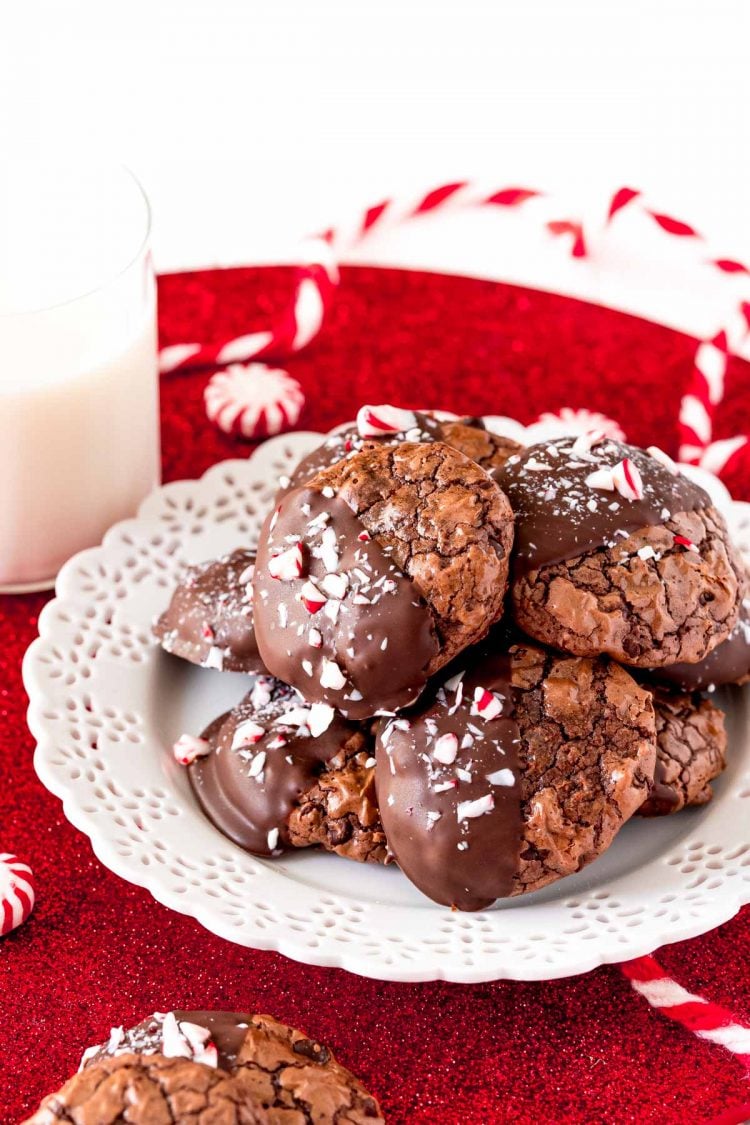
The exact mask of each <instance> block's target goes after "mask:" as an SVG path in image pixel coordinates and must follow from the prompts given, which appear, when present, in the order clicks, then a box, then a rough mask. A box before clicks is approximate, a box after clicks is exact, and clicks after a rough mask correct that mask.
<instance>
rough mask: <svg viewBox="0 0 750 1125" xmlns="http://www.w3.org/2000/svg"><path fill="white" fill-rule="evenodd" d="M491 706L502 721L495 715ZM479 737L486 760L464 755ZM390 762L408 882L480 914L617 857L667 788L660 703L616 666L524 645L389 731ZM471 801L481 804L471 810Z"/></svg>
mask: <svg viewBox="0 0 750 1125" xmlns="http://www.w3.org/2000/svg"><path fill="white" fill-rule="evenodd" d="M459 689H460V695H459ZM478 689H486V690H487V692H488V695H489V696H490V698H487V697H485V696H484V694H483V693H482V692H479V691H478ZM475 695H476V696H477V699H476V702H475V701H474V697H475ZM482 700H484V701H485V704H486V706H488V707H489V714H490V715H493V713H494V717H493V718H489V719H484V718H483V717H482V715H481V701H482ZM498 705H500V706H501V708H502V710H498ZM467 709H468V712H469V714H468V715H467V714H466V711H467ZM478 712H479V713H478ZM486 713H487V711H486V710H485V714H486ZM453 723H456V724H457V725H458V726H460V729H461V731H463V734H459V733H458V732H457V733H456V739H457V741H458V748H457V750H456V757H455V759H454V760H453V761H451V762H442V761H441V758H442V757H446V756H447V757H450V756H451V753H452V748H455V744H452V743H451V742H450V741H449V742H446V743H439V742H438V739H439V738H440V737H441V736H442V734H443V733H445V732H448V733H450V730H451V727H452V724H453ZM498 723H501V724H503V725H502V726H501V727H496V726H495V725H494V724H498ZM454 729H455V728H454ZM475 730H476V731H479V732H481V733H482V735H483V737H482V738H481V739H480V740H479V743H478V745H479V750H480V753H479V755H477V756H475V757H472V755H473V754H474V752H475V744H472V743H469V742H468V740H467V741H466V745H462V744H463V742H464V737H465V734H467V733H468V734H469V735H471V736H472V737H476V736H475ZM493 757H495V758H496V762H492V761H490V762H489V765H488V759H492V758H493ZM376 758H377V767H376V787H377V792H378V801H379V804H380V809H381V817H382V820H383V826H384V828H385V831H386V835H387V837H388V842H389V846H390V848H391V850H392V851H393V853H394V855H395V858H396V860H397V861H398V862H399V863H400V864H402V865H403V868H404V871H405V873H406V874H407V876H408V877H409V878H410V879H411V880H412V881H413V882H414V883H415V884H416V885H417V886H418V887H419V888H420V889H421V890H423V891H424V892H425V893H427V894H428V895H430V897H433V898H434V899H435V900H436V901H438V902H442V903H445V904H450V905H455V906H458V907H459V908H461V909H480V908H482V907H484V906H486V905H488V904H489V903H490V902H491V901H493V896H494V897H500V896H501V895H518V894H522V893H524V892H526V891H532V890H537V889H539V888H540V887H543V886H545V885H546V884H547V883H550V882H552V881H554V880H555V879H559V878H561V877H562V876H564V875H569V874H572V873H573V872H575V871H578V870H580V869H581V868H582V867H583V866H585V864H587V863H589V862H591V860H593V859H595V858H596V857H597V856H599V855H600V854H601V853H602V852H603V851H604V850H605V849H606V848H607V847H608V846H609V844H610V843H611V841H612V839H613V838H614V836H615V835H616V833H617V831H618V830H619V828H620V827H621V825H622V824H623V823H624V822H625V821H626V820H627V819H628V818H629V817H630V816H631V815H632V814H633V813H634V812H635V810H636V809H637V808H638V807H639V806H640V805H641V804H642V802H643V801H644V799H645V798H646V796H647V795H648V792H649V788H650V785H651V782H652V779H653V771H654V761H655V732H654V714H653V707H652V703H651V697H650V695H649V693H648V692H646V691H644V690H643V689H642V688H640V687H639V686H638V685H637V684H636V683H635V681H634V680H633V679H632V678H631V677H630V676H629V675H628V674H627V672H625V670H624V669H623V668H620V667H619V666H618V665H615V664H613V663H611V662H609V661H605V660H583V659H579V658H565V657H559V656H555V655H554V654H552V653H549V652H544V651H542V650H541V649H538V648H536V647H535V646H532V645H521V644H519V645H514V646H513V647H512V648H511V649H510V652H509V654H508V655H507V656H504V655H500V656H498V655H495V654H491V653H490V654H485V655H479V656H478V657H477V663H476V664H475V665H473V666H471V667H470V669H469V670H468V671H467V673H466V675H465V676H464V678H463V680H461V681H460V683H459V682H458V681H457V679H456V678H455V677H451V679H450V680H449V681H448V682H447V683H446V684H445V685H444V687H443V688H442V689H441V690H439V691H438V693H437V695H436V696H435V698H434V699H433V700H432V701H431V702H430V703H429V704H428V705H424V704H421V705H420V706H419V708H417V709H414V711H412V712H411V713H408V714H407V715H404V716H402V717H400V718H397V719H391V720H388V721H387V722H382V723H381V724H380V726H379V729H378V737H377V742H376ZM504 771H507V772H504ZM488 775H489V776H488ZM503 783H504V784H503ZM482 786H483V788H482ZM480 789H481V792H480ZM465 799H466V800H471V801H472V802H473V801H474V800H478V801H479V802H480V803H479V804H477V805H474V804H473V803H472V804H470V805H469V806H468V807H463V808H462V807H461V802H463V801H464V800H465ZM467 812H469V813H473V814H474V815H473V816H472V817H470V818H469V825H468V829H467V831H466V832H465V833H464V832H461V833H460V834H458V826H459V825H460V823H461V820H462V817H465V815H466V813H467ZM493 821H496V822H497V823H494V824H493ZM501 840H502V843H500V841H501ZM461 844H466V845H467V846H466V847H460V845H461ZM498 844H499V846H497V845H498Z"/></svg>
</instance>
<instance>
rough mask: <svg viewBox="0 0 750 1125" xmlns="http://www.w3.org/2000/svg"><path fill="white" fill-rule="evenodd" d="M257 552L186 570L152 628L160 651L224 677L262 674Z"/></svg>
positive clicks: (236, 555)
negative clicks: (256, 622) (255, 572)
mask: <svg viewBox="0 0 750 1125" xmlns="http://www.w3.org/2000/svg"><path fill="white" fill-rule="evenodd" d="M254 569H255V552H254V551H249V550H237V551H233V552H232V553H231V554H229V555H224V556H222V557H221V558H220V559H215V560H212V561H210V562H205V563H200V564H199V565H198V566H192V567H190V568H189V569H188V571H187V573H186V574H185V577H184V578H183V579H182V581H181V582H180V583H179V584H178V586H177V587H176V589H175V591H174V593H173V595H172V600H171V601H170V603H169V606H168V607H167V609H166V610H165V611H164V613H163V614H162V615H161V617H160V618H159V619H158V621H157V622H156V624H155V626H154V632H155V634H156V637H157V638H158V640H159V641H160V643H161V646H162V648H164V649H166V651H167V652H171V653H173V654H174V655H175V656H179V657H180V658H181V659H182V660H189V661H190V663H191V664H200V665H201V666H202V667H203V668H218V669H219V670H223V671H226V672H263V671H265V669H264V667H263V662H262V661H261V659H260V654H259V653H258V646H257V644H256V641H255V625H254V622H253V587H252V579H253V570H254Z"/></svg>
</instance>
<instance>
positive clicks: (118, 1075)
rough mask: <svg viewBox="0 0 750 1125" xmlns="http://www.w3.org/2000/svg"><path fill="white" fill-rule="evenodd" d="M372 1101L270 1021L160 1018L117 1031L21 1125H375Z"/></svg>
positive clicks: (328, 1058) (302, 1038) (346, 1074)
mask: <svg viewBox="0 0 750 1125" xmlns="http://www.w3.org/2000/svg"><path fill="white" fill-rule="evenodd" d="M382 1121H383V1117H382V1114H381V1111H380V1107H379V1106H378V1103H377V1101H376V1100H375V1098H373V1097H372V1095H371V1094H369V1093H368V1091H367V1090H366V1089H365V1088H364V1086H363V1085H362V1084H361V1082H360V1081H359V1080H358V1079H357V1078H355V1076H354V1075H353V1074H351V1073H350V1071H348V1070H347V1069H346V1068H345V1067H343V1066H341V1064H340V1063H339V1062H337V1060H336V1059H335V1058H334V1056H333V1055H332V1054H331V1052H330V1051H329V1050H328V1048H327V1047H326V1046H324V1045H323V1044H322V1043H319V1042H317V1041H316V1040H314V1039H310V1038H308V1037H307V1036H306V1035H304V1034H303V1033H302V1032H300V1031H295V1030H294V1029H293V1028H290V1027H287V1026H285V1025H284V1024H281V1023H278V1022H277V1021H276V1020H274V1019H272V1018H271V1017H270V1016H263V1015H251V1014H246V1013H242V1012H201V1011H175V1012H168V1013H160V1012H156V1013H154V1015H153V1016H150V1017H148V1018H147V1019H145V1020H143V1022H142V1023H140V1024H138V1025H137V1026H136V1027H133V1028H130V1029H128V1030H127V1031H125V1030H124V1029H123V1028H121V1027H120V1028H113V1030H112V1033H111V1035H110V1038H109V1041H108V1042H107V1043H106V1044H104V1045H102V1046H101V1047H93V1048H89V1050H87V1051H86V1052H85V1054H84V1057H83V1060H82V1063H81V1069H80V1070H79V1072H78V1074H76V1075H74V1077H73V1078H71V1079H70V1080H69V1081H68V1082H66V1083H65V1085H64V1086H63V1087H62V1088H61V1089H60V1090H58V1091H57V1093H55V1094H50V1095H49V1096H48V1097H46V1098H45V1099H44V1100H43V1102H42V1104H41V1106H40V1107H39V1109H38V1110H37V1112H36V1113H35V1114H34V1115H33V1116H32V1117H30V1118H29V1119H28V1121H27V1122H26V1125H58V1123H60V1125H62V1123H69V1122H78V1123H81V1125H84V1123H85V1125H101V1123H103V1122H107V1123H112V1125H114V1123H116V1122H129V1123H130V1125H162V1123H163V1125H204V1123H205V1125H209V1123H210V1125H334V1123H335V1125H338V1123H341V1125H377V1123H378V1122H382Z"/></svg>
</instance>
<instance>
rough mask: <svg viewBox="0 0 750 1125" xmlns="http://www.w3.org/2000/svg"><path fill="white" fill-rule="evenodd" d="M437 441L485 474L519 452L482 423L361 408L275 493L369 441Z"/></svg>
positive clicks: (393, 408) (386, 408)
mask: <svg viewBox="0 0 750 1125" xmlns="http://www.w3.org/2000/svg"><path fill="white" fill-rule="evenodd" d="M401 441H410V442H422V443H424V442H431V441H441V442H443V443H444V444H445V445H449V446H451V448H452V449H457V450H458V452H459V453H463V454H464V455H465V456H466V457H470V458H471V460H472V461H475V462H476V463H477V464H478V465H481V467H482V468H483V469H486V471H487V472H488V473H489V472H492V471H494V470H495V469H499V468H500V467H501V466H502V465H504V464H505V462H506V461H507V459H508V458H509V457H510V456H511V455H512V454H513V453H518V452H520V450H521V446H520V445H519V444H518V442H515V441H513V440H512V438H508V437H503V436H502V435H501V434H495V433H493V432H492V431H491V430H488V429H487V428H486V426H485V424H484V422H483V421H482V419H481V418H455V419H454V418H446V417H444V416H443V415H438V416H437V417H436V416H434V415H432V414H429V413H426V412H424V411H418V410H402V409H401V408H400V407H398V406H390V405H387V404H383V405H381V406H363V407H361V409H360V410H359V412H358V414H357V420H356V422H354V423H353V424H352V425H351V426H341V427H339V428H338V429H337V430H335V431H334V432H333V433H332V434H329V435H328V437H327V438H326V439H325V441H324V442H323V443H322V444H321V445H319V446H318V447H317V448H316V449H314V450H313V451H312V453H308V455H307V457H304V458H303V459H302V460H301V461H300V463H299V464H298V465H297V466H296V467H295V469H294V470H293V472H292V473H291V475H290V476H289V477H285V478H283V479H282V481H281V482H280V486H281V487H280V493H279V495H283V493H284V492H286V491H288V490H289V489H291V488H299V486H300V485H302V484H306V483H307V482H308V481H309V480H311V479H312V477H314V476H315V475H316V474H317V473H319V472H320V470H321V469H327V468H329V467H330V466H331V465H335V463H336V462H337V461H340V460H342V458H344V457H349V456H351V455H352V454H353V453H358V452H359V451H360V450H361V449H364V448H366V447H367V445H368V444H369V443H371V442H377V443H378V444H382V445H394V444H395V443H396V442H401Z"/></svg>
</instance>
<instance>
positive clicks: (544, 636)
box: [499, 437, 742, 667]
mask: <svg viewBox="0 0 750 1125" xmlns="http://www.w3.org/2000/svg"><path fill="white" fill-rule="evenodd" d="M499 481H500V484H501V487H502V488H503V489H504V490H505V491H506V493H507V495H508V497H509V499H510V502H511V505H512V507H513V510H514V512H515V514H516V550H515V554H514V560H513V578H512V601H513V609H514V614H515V617H516V620H517V622H518V624H519V625H520V626H521V628H522V629H524V630H525V632H527V633H528V634H529V635H530V636H532V637H534V638H536V639H537V640H540V641H544V642H545V643H546V644H549V645H552V646H554V647H556V648H559V649H562V650H563V651H565V652H570V653H573V654H575V655H579V656H595V655H598V654H600V653H605V654H608V655H609V656H612V657H614V658H615V659H616V660H619V661H621V662H622V663H624V664H631V665H634V666H637V667H657V666H659V667H661V666H663V665H667V664H674V663H676V662H688V663H695V662H696V661H699V660H703V659H704V658H705V657H706V656H707V655H708V653H709V652H711V651H712V649H714V648H715V647H716V646H717V645H718V644H720V643H721V642H722V641H724V640H726V638H727V637H728V636H729V635H730V633H731V631H732V629H733V628H734V626H735V623H736V621H737V617H738V613H739V606H740V600H741V586H742V579H741V574H740V564H739V561H738V559H737V556H736V555H735V552H734V550H733V548H732V546H731V545H730V543H729V540H728V537H727V530H726V526H725V524H724V521H723V519H722V517H721V516H720V515H719V513H718V512H717V511H716V509H715V508H713V507H712V506H711V501H710V498H709V497H708V495H707V493H705V492H704V491H703V489H701V488H699V487H698V486H697V485H696V484H694V483H693V482H692V481H690V480H688V478H687V477H685V476H683V475H682V474H680V473H679V472H678V471H677V470H676V467H675V466H672V465H671V462H669V459H668V458H666V457H665V455H664V454H662V453H660V452H659V451H658V450H655V451H654V452H653V455H652V453H648V452H645V451H643V450H640V449H636V448H634V447H633V446H627V445H623V444H621V443H620V442H616V441H612V440H609V439H605V440H602V441H593V440H592V439H591V438H589V437H584V438H577V439H573V438H562V439H557V440H555V441H550V442H543V443H540V444H539V445H535V446H530V447H529V448H528V449H526V450H525V451H524V452H523V454H521V455H520V456H518V457H511V458H510V459H509V461H508V462H507V464H506V465H505V467H504V468H503V469H502V470H501V471H500V474H499Z"/></svg>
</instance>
